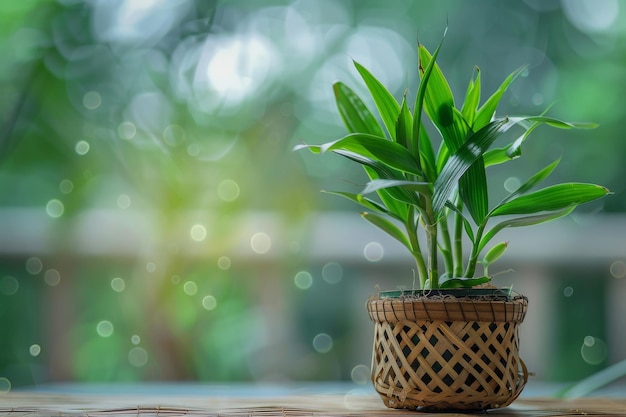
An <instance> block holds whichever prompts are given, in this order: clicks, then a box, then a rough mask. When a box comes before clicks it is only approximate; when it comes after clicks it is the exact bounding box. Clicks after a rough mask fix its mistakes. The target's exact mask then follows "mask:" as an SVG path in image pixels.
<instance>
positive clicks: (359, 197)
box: [322, 190, 402, 220]
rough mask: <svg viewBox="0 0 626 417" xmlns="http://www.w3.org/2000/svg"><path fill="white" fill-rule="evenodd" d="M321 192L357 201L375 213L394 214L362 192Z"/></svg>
mask: <svg viewBox="0 0 626 417" xmlns="http://www.w3.org/2000/svg"><path fill="white" fill-rule="evenodd" d="M322 192H323V193H325V194H331V195H337V196H340V197H343V198H346V199H348V200H350V201H352V202H354V203H357V204H358V205H360V206H362V207H364V208H366V209H367V210H371V211H375V212H377V213H380V214H385V215H388V216H392V217H395V215H394V214H393V213H391V212H389V210H387V208H386V207H384V206H382V205H380V204H378V203H377V202H375V201H373V200H370V199H368V198H365V197H363V195H362V194H354V193H348V192H344V191H325V190H322ZM398 220H402V219H400V218H399V219H398Z"/></svg>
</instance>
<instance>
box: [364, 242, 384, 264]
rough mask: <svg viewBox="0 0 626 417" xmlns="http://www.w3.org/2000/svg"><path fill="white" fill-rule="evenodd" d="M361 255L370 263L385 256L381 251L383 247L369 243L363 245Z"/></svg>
mask: <svg viewBox="0 0 626 417" xmlns="http://www.w3.org/2000/svg"><path fill="white" fill-rule="evenodd" d="M363 255H364V256H365V259H367V260H368V261H370V262H378V261H380V260H382V259H383V256H384V255H385V250H384V249H383V245H381V244H380V243H378V242H370V243H368V244H367V245H365V248H364V249H363Z"/></svg>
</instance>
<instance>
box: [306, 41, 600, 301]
mask: <svg viewBox="0 0 626 417" xmlns="http://www.w3.org/2000/svg"><path fill="white" fill-rule="evenodd" d="M442 42H443V41H442ZM440 49H441V43H440V44H439V46H438V47H437V49H436V50H435V52H434V53H433V54H432V55H431V53H430V52H429V51H428V50H427V49H426V48H425V47H424V46H423V45H419V46H418V51H419V53H418V55H419V66H418V70H419V75H420V85H419V88H418V90H417V94H416V100H415V105H414V107H413V111H411V110H410V109H409V106H408V104H407V97H406V93H405V95H404V97H403V99H402V101H401V102H400V103H399V102H398V101H397V100H396V99H395V98H394V97H393V96H392V94H391V93H390V92H389V90H388V89H387V88H386V87H385V86H384V85H383V84H381V83H380V82H379V81H378V80H377V79H376V78H375V77H374V76H373V75H372V74H371V73H370V72H369V71H368V70H367V69H366V68H365V67H363V66H362V65H360V64H359V63H357V62H354V65H355V67H356V70H357V71H358V73H359V74H360V76H361V77H362V79H363V81H364V82H365V85H366V86H367V88H368V90H369V93H370V95H371V97H372V99H373V102H374V103H375V105H376V108H377V110H378V115H379V116H380V121H381V122H382V123H381V122H379V121H378V119H377V118H376V117H375V116H374V114H372V112H370V110H369V109H368V108H367V106H366V105H365V103H364V102H363V100H361V98H360V97H359V96H358V95H357V94H355V92H354V91H353V90H352V89H350V88H349V87H348V86H347V85H345V84H344V83H342V82H337V83H335V84H334V93H335V97H336V103H337V107H338V110H339V113H340V115H341V117H342V119H343V121H344V123H345V126H346V127H347V130H348V131H349V134H348V135H346V136H344V137H342V138H340V139H338V140H335V141H332V142H328V143H325V144H322V145H305V144H303V145H298V146H296V148H295V149H296V150H299V149H303V148H304V149H309V150H310V151H312V152H313V153H316V154H322V153H326V152H334V153H336V154H338V155H341V156H343V157H345V158H347V159H348V160H351V161H353V162H355V163H358V164H360V165H362V166H363V167H364V169H365V171H366V173H367V175H368V177H369V182H368V183H367V184H366V186H365V188H364V189H363V190H362V191H361V192H360V193H357V194H355V193H349V192H341V191H337V192H332V194H336V195H339V196H342V197H344V198H347V199H349V200H352V201H353V202H356V203H358V204H359V205H361V206H362V207H364V208H365V209H366V210H367V211H365V212H363V213H362V216H363V217H364V218H365V219H366V220H368V221H369V222H371V223H373V224H374V225H376V226H377V227H379V228H380V229H382V230H384V231H385V232H386V233H388V234H389V235H390V236H392V237H394V238H395V239H397V240H398V241H399V242H400V243H402V245H404V246H405V247H406V248H407V249H408V250H409V252H410V253H411V254H412V256H413V258H414V259H415V263H416V266H417V271H418V274H419V282H420V287H421V288H422V289H433V288H454V287H472V286H476V285H480V284H484V283H487V282H489V281H490V280H491V277H490V276H489V275H488V267H489V265H490V264H491V263H493V262H494V261H496V260H497V259H498V258H499V257H500V256H501V255H502V254H503V253H504V252H505V250H506V248H507V243H506V242H500V243H497V244H495V245H493V246H492V247H491V248H489V249H487V246H488V245H489V244H490V242H491V241H492V239H493V238H494V237H495V236H496V234H497V233H498V232H500V231H501V230H503V229H505V228H510V227H521V226H530V225H535V224H539V223H543V222H547V221H550V220H554V219H557V218H559V217H563V216H565V215H567V214H569V213H570V212H571V211H572V210H574V208H575V207H576V206H578V205H579V204H582V203H585V202H589V201H592V200H596V199H598V198H601V197H603V196H605V195H606V194H608V193H609V191H608V190H607V189H606V188H604V187H602V186H599V185H595V184H584V183H573V182H570V183H562V184H556V185H551V186H548V187H545V188H541V189H538V190H537V189H536V187H537V185H538V184H539V183H541V182H542V181H543V180H545V179H546V178H547V177H548V175H549V174H550V173H551V172H552V171H553V170H554V169H555V168H556V166H557V165H558V163H559V161H558V160H557V161H555V162H553V163H551V164H550V165H548V166H546V167H545V168H543V169H541V170H540V171H539V172H537V173H536V174H534V175H533V176H531V177H530V178H529V179H528V180H526V181H525V182H524V183H523V184H522V185H520V186H519V188H517V189H516V190H515V191H513V192H512V193H510V195H508V196H507V197H506V198H504V199H503V200H502V201H500V202H499V203H497V204H496V205H495V206H494V207H489V194H488V187H487V169H488V168H489V167H490V166H493V165H497V164H502V163H505V162H507V161H510V160H513V159H516V158H518V157H520V156H521V154H522V153H521V148H522V145H523V143H524V141H525V140H526V139H527V138H528V136H529V135H530V134H531V133H532V132H533V131H534V130H535V129H536V128H537V127H538V126H540V125H544V124H545V125H549V126H552V127H556V128H562V129H570V128H593V127H595V125H594V124H592V123H570V122H565V121H561V120H557V119H554V118H551V117H547V116H545V114H541V115H537V116H519V117H496V108H497V107H498V105H499V103H500V100H501V98H502V96H503V94H504V93H505V91H506V90H507V88H508V87H509V85H510V84H511V83H512V82H513V81H514V80H515V79H516V78H517V77H518V76H519V75H520V74H521V73H522V72H523V71H524V70H525V68H521V69H519V70H517V71H515V72H513V73H512V74H510V75H509V76H508V77H507V78H506V79H505V80H504V82H503V83H502V84H501V85H500V87H499V88H498V89H497V90H496V91H495V92H494V93H493V94H492V95H491V96H490V97H489V98H487V100H486V101H485V102H484V103H483V104H482V105H480V99H481V79H480V71H479V70H478V69H476V71H475V73H474V74H473V76H472V78H471V79H470V82H469V85H468V88H467V92H466V95H465V100H464V101H463V103H462V105H461V107H460V108H458V107H457V106H456V104H455V100H454V97H453V95H452V91H451V89H450V86H449V84H448V82H447V80H446V78H445V77H444V75H443V73H442V71H441V69H440V68H439V66H438V65H437V63H436V59H437V55H438V54H439V51H440ZM425 122H427V123H428V122H429V123H431V124H432V125H433V126H434V127H435V128H436V129H430V130H427V128H426V126H425ZM513 127H516V128H517V129H521V130H522V132H521V134H520V135H519V136H513V137H514V140H512V141H511V142H510V143H508V144H507V145H506V146H503V147H500V148H492V145H493V144H494V142H496V140H497V139H499V138H501V137H503V135H504V134H505V133H506V132H507V131H509V130H510V129H511V128H513ZM432 130H434V131H436V132H438V135H439V136H440V138H439V141H438V142H439V145H438V150H437V152H435V145H436V143H434V142H433V140H432V138H431V137H430V133H429V132H430V131H432ZM505 137H509V139H510V137H511V136H509V135H508V134H507V135H505ZM373 195H377V197H378V198H376V197H374V198H372V197H371V196H373ZM494 222H495V224H494ZM464 239H468V240H469V242H470V243H471V245H470V246H471V250H470V253H469V254H464V253H463V241H464ZM484 252H486V254H485V255H484V256H483V257H482V258H481V255H482V254H483V253H484ZM439 258H441V259H443V262H444V269H445V272H444V273H442V274H440V266H439V265H438V262H439ZM478 264H482V266H483V268H482V270H483V272H484V273H483V274H478V273H477V265H478ZM477 275H479V276H477Z"/></svg>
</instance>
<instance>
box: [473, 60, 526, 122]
mask: <svg viewBox="0 0 626 417" xmlns="http://www.w3.org/2000/svg"><path fill="white" fill-rule="evenodd" d="M526 68H527V67H525V66H524V67H522V68H519V69H518V70H516V71H513V72H512V73H511V74H510V75H509V76H508V77H507V78H506V79H505V80H504V82H503V83H502V84H501V85H500V87H499V88H498V89H497V90H496V92H495V93H493V94H492V95H491V97H489V98H488V99H487V101H486V102H485V104H483V105H482V106H481V107H480V109H478V111H477V112H476V117H475V118H474V123H473V124H472V129H473V130H474V131H477V130H479V129H482V128H483V127H485V126H486V125H487V123H489V122H490V121H491V119H492V118H493V116H494V114H495V113H496V108H497V107H498V104H500V100H501V99H502V95H503V94H504V92H505V91H506V90H507V89H508V88H509V85H511V83H512V82H513V81H515V79H516V78H517V77H519V76H520V75H521V74H522V72H524V71H525V70H526Z"/></svg>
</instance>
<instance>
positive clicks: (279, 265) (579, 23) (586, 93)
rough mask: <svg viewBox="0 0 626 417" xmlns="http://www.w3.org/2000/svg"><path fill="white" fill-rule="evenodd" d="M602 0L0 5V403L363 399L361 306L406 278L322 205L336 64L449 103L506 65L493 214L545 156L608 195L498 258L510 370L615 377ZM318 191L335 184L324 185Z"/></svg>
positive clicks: (614, 41)
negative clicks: (431, 55)
mask: <svg viewBox="0 0 626 417" xmlns="http://www.w3.org/2000/svg"><path fill="white" fill-rule="evenodd" d="M624 6H625V5H624V4H623V3H621V2H618V1H617V0H564V1H557V0H525V1H516V2H512V1H507V2H503V1H496V0H480V1H473V2H466V1H460V0H459V1H456V0H447V1H441V2H433V1H417V0H414V1H408V0H389V1H385V2H380V1H373V0H361V1H332V0H317V1H305V0H293V1H279V0H257V1H254V2H252V1H243V0H240V1H214V0H84V1H83V0H57V1H53V0H28V1H20V2H17V1H2V2H0V56H1V57H2V58H1V59H0V123H1V124H0V190H2V193H1V194H0V391H2V390H3V389H8V388H9V387H11V386H13V387H19V386H27V385H32V384H43V383H49V382H59V381H100V382H117V381H174V380H200V381H289V380H305V381H310V380H352V381H354V382H357V383H366V382H367V380H368V367H369V361H370V357H369V355H370V351H371V346H370V343H371V340H370V338H371V332H372V329H371V327H372V326H371V324H370V323H369V322H368V321H367V318H366V314H365V309H364V303H365V299H366V297H367V296H368V295H369V294H372V293H374V292H375V291H376V287H377V285H379V286H381V287H385V288H389V287H395V286H400V285H405V286H410V285H411V283H412V269H411V268H412V263H411V260H410V258H409V257H408V256H406V255H405V254H404V253H402V251H401V249H399V248H398V247H397V246H394V244H393V242H388V241H387V240H385V239H386V238H385V237H384V236H381V235H380V234H379V233H378V232H377V231H376V230H371V228H370V226H369V225H367V224H363V223H365V222H363V223H361V222H360V219H359V218H358V217H359V216H358V215H357V214H355V213H354V212H355V207H353V206H351V205H349V204H348V203H345V202H343V201H341V199H334V198H332V197H331V196H326V195H323V194H320V192H319V190H320V189H338V188H342V187H341V184H345V185H346V187H348V188H349V187H351V186H354V187H357V188H358V187H359V184H363V182H364V177H363V175H362V172H361V171H359V170H358V169H356V168H355V167H350V166H346V165H344V164H343V163H342V162H343V161H342V160H340V159H338V158H334V157H333V156H327V157H322V158H320V157H314V156H312V155H308V154H304V153H293V152H292V148H293V146H294V145H296V144H298V143H301V142H303V141H306V142H308V143H321V142H325V141H328V140H330V139H333V138H335V137H338V136H340V135H341V134H342V133H343V131H344V130H343V127H342V125H341V120H340V119H339V116H338V115H337V114H336V111H335V107H334V102H333V95H332V88H331V86H332V83H333V82H335V81H338V80H341V81H344V82H345V83H347V84H348V85H350V86H351V87H353V88H354V89H355V90H356V91H359V92H363V91H364V87H363V85H362V84H361V83H360V82H359V79H358V77H357V74H356V73H355V71H354V70H353V67H352V62H351V60H352V59H354V60H357V61H359V62H360V63H362V64H363V65H365V66H366V67H368V68H369V69H370V70H371V71H372V72H373V73H374V74H375V75H376V76H377V77H378V78H379V79H381V80H382V81H383V82H384V83H385V84H386V85H388V86H389V87H390V89H391V90H392V92H393V93H394V94H395V95H396V96H397V97H398V98H400V97H401V96H402V93H403V92H404V90H405V89H407V88H408V91H409V95H411V94H412V93H411V92H412V91H414V90H415V88H416V86H417V84H418V80H417V78H416V77H417V71H416V68H417V55H416V45H417V41H418V40H419V42H421V43H424V44H425V45H426V46H427V47H428V48H429V49H434V47H435V46H436V45H437V44H438V42H439V41H440V39H441V36H442V34H443V32H444V29H445V27H446V26H447V27H449V30H448V34H447V37H446V39H445V42H444V47H443V50H442V52H441V54H440V57H439V63H440V65H441V67H442V69H443V71H444V72H445V74H446V76H447V77H448V79H449V80H450V83H451V86H452V88H453V91H454V93H455V95H456V97H457V99H461V98H462V95H463V94H464V92H465V87H466V85H467V82H468V81H469V79H470V77H471V75H472V71H473V70H474V67H475V66H478V67H480V69H481V75H482V80H483V85H484V93H483V94H484V96H486V95H487V94H490V93H491V92H492V91H493V90H494V89H495V88H497V86H498V85H499V84H500V82H501V81H502V80H503V79H504V78H505V77H506V76H507V75H508V74H509V73H510V72H512V71H513V70H515V69H516V68H518V67H520V66H522V65H526V64H528V65H529V69H528V71H527V72H526V73H525V74H524V76H523V77H522V78H520V79H519V80H517V81H516V83H515V84H514V85H513V86H512V88H511V89H510V91H509V92H508V93H507V95H506V96H505V98H504V100H503V107H502V111H503V112H505V113H510V114H526V113H533V114H536V113H539V112H541V111H542V110H544V109H545V108H547V107H548V106H550V105H551V104H553V103H554V107H553V108H552V109H551V111H550V114H551V115H553V116H555V117H559V118H563V119H566V120H584V121H595V122H598V123H599V124H600V127H599V128H598V129H595V130H593V131H575V132H572V131H560V130H555V129H549V128H545V129H543V128H542V129H538V130H537V131H536V132H535V134H534V135H535V137H532V138H531V139H530V140H529V141H528V142H527V146H526V148H525V149H524V152H525V156H524V158H521V160H523V161H520V162H518V161H515V162H514V163H512V164H508V165H507V169H510V168H511V167H513V169H514V170H515V172H512V171H510V170H507V171H504V170H501V171H497V169H498V168H496V171H494V176H493V177H492V179H491V180H490V181H492V182H493V184H494V190H495V193H494V196H493V198H497V197H498V193H504V192H505V190H506V189H507V188H510V187H513V186H514V184H516V183H519V181H520V179H524V178H526V177H527V176H528V175H529V173H531V172H535V171H536V170H537V169H538V168H540V167H542V166H545V165H547V164H548V163H549V162H552V161H553V160H554V159H556V158H558V157H560V156H561V157H563V160H562V162H561V164H560V166H559V168H558V169H557V171H556V172H555V173H554V174H553V177H554V180H555V181H560V180H568V181H569V180H571V181H582V182H594V183H600V184H603V185H606V186H607V187H609V188H610V189H611V190H612V191H614V195H612V196H611V197H610V198H607V199H605V200H604V201H603V202H602V203H600V204H597V205H589V206H585V207H583V208H581V209H580V210H578V211H577V212H576V214H575V215H573V216H571V217H570V218H568V219H566V220H563V221H562V222H559V223H558V224H556V225H555V226H551V227H548V228H546V229H538V230H534V231H528V232H524V233H525V234H522V236H521V238H520V241H519V243H517V242H516V240H515V239H516V238H514V237H513V238H511V239H510V240H511V241H512V244H511V248H510V249H509V252H510V254H509V255H507V256H508V258H507V259H508V260H509V262H510V265H512V266H514V269H515V270H516V271H517V272H516V273H515V274H514V275H515V276H514V277H510V278H505V280H504V281H503V283H507V282H508V281H507V280H508V279H511V282H514V283H515V286H516V288H517V289H519V290H520V291H522V292H524V293H526V294H528V295H529V296H530V297H531V307H534V308H535V309H534V310H532V311H531V313H529V317H528V320H527V323H526V324H525V326H524V328H523V336H522V337H523V342H522V356H524V355H526V356H527V358H528V359H527V362H528V363H529V367H530V369H531V371H534V372H535V373H536V374H537V378H538V379H542V380H547V381H573V380H577V379H579V378H582V377H584V376H586V375H589V374H590V373H592V372H594V371H597V370H599V369H602V368H603V367H604V366H606V365H608V364H610V363H612V362H615V361H618V360H621V359H624V352H625V351H626V340H625V339H624V337H625V336H624V335H623V332H620V331H619V329H620V328H621V329H622V330H623V323H622V322H620V320H622V319H621V318H620V317H623V314H626V313H625V312H624V306H623V304H624V303H623V301H621V300H623V297H626V279H624V276H625V275H626V267H625V264H624V261H625V260H626V253H624V248H625V247H626V245H624V243H626V239H625V238H624V232H625V231H626V227H625V225H626V223H625V220H624V212H625V211H626V193H625V192H624V180H623V179H624V177H625V176H626V167H625V166H624V155H625V154H626V141H624V138H623V121H624V118H625V117H626V110H625V108H624V106H623V103H622V100H623V97H624V94H625V93H626V71H625V69H626V8H625V7H624ZM338 181H339V183H338Z"/></svg>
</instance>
